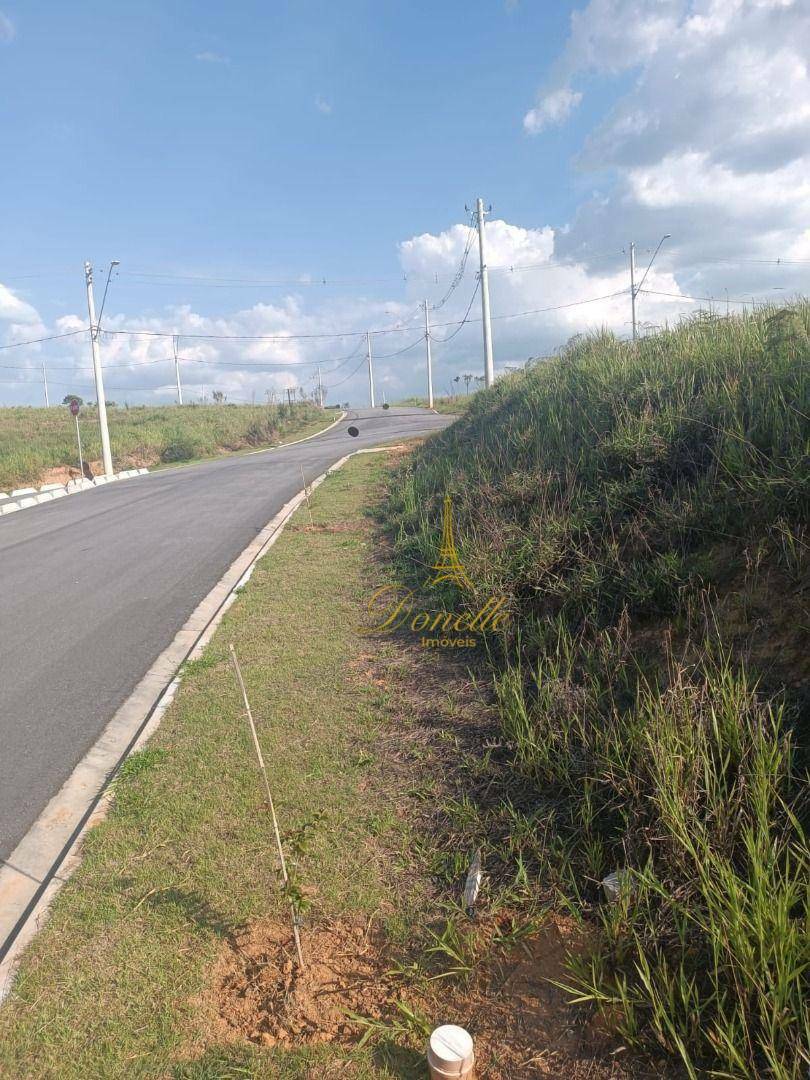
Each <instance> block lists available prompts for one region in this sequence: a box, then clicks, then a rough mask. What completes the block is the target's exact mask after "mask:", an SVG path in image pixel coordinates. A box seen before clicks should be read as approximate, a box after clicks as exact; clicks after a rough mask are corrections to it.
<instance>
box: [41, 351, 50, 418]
mask: <svg viewBox="0 0 810 1080" xmlns="http://www.w3.org/2000/svg"><path fill="white" fill-rule="evenodd" d="M42 385H43V386H44V387H45V408H46V409H47V408H48V407H49V406H50V404H51V403H50V401H49V400H48V373H47V372H46V370H45V361H44V360H43V361H42Z"/></svg>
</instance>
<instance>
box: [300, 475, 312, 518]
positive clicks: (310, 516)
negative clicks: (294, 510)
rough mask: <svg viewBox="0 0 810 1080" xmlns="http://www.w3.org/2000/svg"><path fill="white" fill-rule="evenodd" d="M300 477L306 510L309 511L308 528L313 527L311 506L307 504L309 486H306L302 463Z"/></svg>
mask: <svg viewBox="0 0 810 1080" xmlns="http://www.w3.org/2000/svg"><path fill="white" fill-rule="evenodd" d="M301 479H302V480H303V482H304V498H305V499H306V500H307V510H308V511H309V525H310V528H313V527H314V524H315V523H314V522H313V520H312V507H311V506H310V505H309V488H308V487H307V481H306V477H305V476H304V466H303V465H302V466H301Z"/></svg>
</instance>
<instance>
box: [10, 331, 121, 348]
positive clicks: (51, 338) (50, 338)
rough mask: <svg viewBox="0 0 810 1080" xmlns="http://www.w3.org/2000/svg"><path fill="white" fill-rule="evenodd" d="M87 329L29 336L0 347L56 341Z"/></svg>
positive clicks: (17, 346)
mask: <svg viewBox="0 0 810 1080" xmlns="http://www.w3.org/2000/svg"><path fill="white" fill-rule="evenodd" d="M87 329H88V328H87V327H86V326H83V327H82V328H81V330H68V331H67V332H66V333H64V334H48V336H47V337H40V338H31V339H30V340H29V341H14V342H12V343H11V344H10V345H0V349H20V348H22V347H23V346H24V345H40V344H41V343H42V342H43V341H58V340H59V339H60V338H66V337H75V336H76V334H86V333H87ZM105 332H106V331H105Z"/></svg>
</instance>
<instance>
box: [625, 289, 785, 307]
mask: <svg viewBox="0 0 810 1080" xmlns="http://www.w3.org/2000/svg"><path fill="white" fill-rule="evenodd" d="M640 291H641V292H644V293H649V294H650V295H651V296H672V297H674V298H675V299H676V300H705V301H708V302H709V303H714V302H715V301H716V302H717V303H718V304H720V303H722V304H752V305H754V306H756V303H757V301H756V300H755V299H754V298H753V297H749V298H748V299H747V300H740V299H738V300H735V299H734V297H733V296H732V297H728V296H692V295H690V294H689V293H673V292H662V291H661V290H660V289H641V290H640ZM766 299H772V298H771V297H767V298H766ZM759 303H761V304H762V303H765V299H763V298H762V297H760V300H759Z"/></svg>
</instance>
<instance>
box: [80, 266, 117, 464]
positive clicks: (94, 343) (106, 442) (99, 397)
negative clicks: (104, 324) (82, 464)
mask: <svg viewBox="0 0 810 1080" xmlns="http://www.w3.org/2000/svg"><path fill="white" fill-rule="evenodd" d="M84 279H85V283H86V284H87V312H88V314H89V316H90V347H91V349H92V352H93V376H94V378H95V383H96V403H97V407H98V426H99V430H100V432H101V458H102V462H103V465H104V475H105V476H112V475H113V466H112V454H111V453H110V431H109V428H108V427H107V401H106V399H105V397H104V378H103V376H102V374H101V356H100V355H99V348H98V335H99V329H98V324H97V323H96V302H95V299H94V298H93V267H92V266H91V265H90V263H89V262H86V263H85V264H84Z"/></svg>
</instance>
